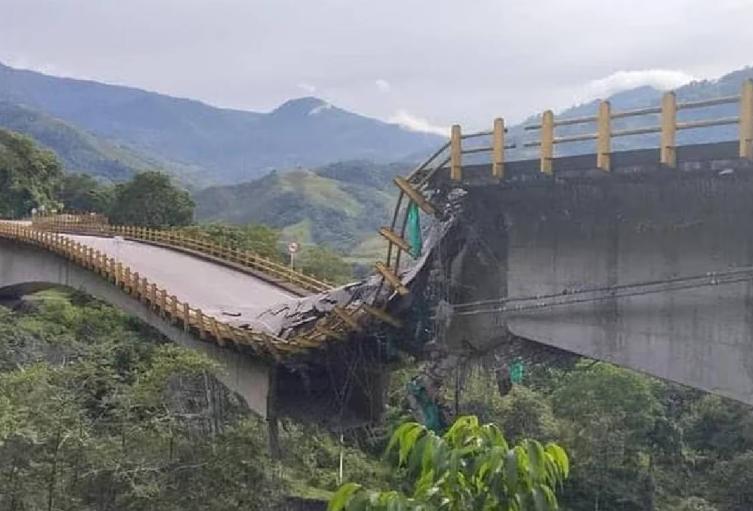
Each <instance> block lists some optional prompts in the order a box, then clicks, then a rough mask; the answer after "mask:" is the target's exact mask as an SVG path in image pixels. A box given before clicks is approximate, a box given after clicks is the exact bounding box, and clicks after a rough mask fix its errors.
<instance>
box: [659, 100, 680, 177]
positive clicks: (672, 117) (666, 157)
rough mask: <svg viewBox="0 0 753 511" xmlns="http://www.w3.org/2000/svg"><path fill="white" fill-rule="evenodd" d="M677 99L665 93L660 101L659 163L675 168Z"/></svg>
mask: <svg viewBox="0 0 753 511" xmlns="http://www.w3.org/2000/svg"><path fill="white" fill-rule="evenodd" d="M676 135H677V97H676V96H675V93H674V92H667V93H666V94H664V97H662V100H661V151H660V161H661V163H662V165H666V166H667V167H671V168H675V167H677V151H676V147H677V143H676Z"/></svg>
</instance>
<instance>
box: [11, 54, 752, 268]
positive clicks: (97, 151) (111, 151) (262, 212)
mask: <svg viewBox="0 0 753 511" xmlns="http://www.w3.org/2000/svg"><path fill="white" fill-rule="evenodd" d="M749 78H753V68H750V67H748V68H744V69H740V70H737V71H734V72H732V73H729V74H727V75H725V76H723V77H721V78H719V79H717V80H703V81H696V82H693V83H690V84H688V85H685V86H683V87H680V88H678V89H677V90H676V93H677V97H678V101H692V100H700V99H706V98H712V97H719V96H730V95H735V94H738V93H739V89H740V85H741V83H742V82H743V80H745V79H749ZM662 94H663V91H660V90H657V89H655V88H652V87H637V88H634V89H630V90H625V91H622V92H619V93H617V94H614V95H612V96H610V97H609V98H606V99H609V101H610V102H611V104H612V108H613V110H614V111H623V110H628V109H634V108H642V107H646V106H654V105H658V104H659V103H660V101H661V96H662ZM598 103H599V102H598V101H590V102H587V103H584V104H580V105H576V106H573V107H571V108H567V109H565V110H563V111H560V112H558V113H557V116H558V117H560V118H565V117H582V116H589V115H594V114H595V113H596V111H597V108H598ZM542 106H544V105H542ZM735 115H737V106H736V105H717V106H713V107H711V108H707V109H704V110H702V111H700V110H699V111H695V110H693V111H681V112H680V113H679V119H680V120H691V119H702V118H711V117H715V118H720V117H729V116H735ZM537 120H538V116H536V115H534V116H531V117H530V118H529V119H527V120H526V121H525V122H523V123H519V124H517V125H512V126H510V127H509V128H508V129H509V133H508V141H510V142H513V143H515V144H516V146H517V147H516V148H515V149H512V150H510V152H509V154H508V155H507V157H508V158H509V159H510V160H515V159H525V158H536V157H537V149H536V148H525V147H524V142H525V141H530V140H534V139H535V137H536V132H530V131H526V130H525V129H524V127H525V126H526V125H529V124H531V123H534V122H537ZM490 121H491V119H490ZM658 122H659V119H658V116H645V117H642V118H628V119H622V120H619V121H616V122H615V124H614V127H615V129H622V128H632V127H638V126H645V125H648V124H652V125H657V124H658ZM0 127H6V128H9V129H12V130H14V131H19V132H22V133H25V134H27V135H29V136H31V137H32V138H35V139H36V140H37V141H38V142H40V143H42V144H43V145H45V146H47V147H48V148H51V149H53V150H54V151H55V152H56V153H57V154H58V155H59V157H60V158H61V160H62V161H63V163H64V166H65V167H66V168H67V169H68V170H72V171H85V172H87V173H90V174H93V175H96V176H99V177H100V178H103V179H107V180H109V181H115V182H117V181H122V180H125V179H127V178H128V177H129V176H130V175H132V174H133V173H134V172H136V171H138V170H140V169H144V168H155V167H158V168H163V169H166V170H167V171H169V172H170V173H172V174H173V175H175V176H177V177H178V178H179V179H180V180H181V181H182V182H183V183H184V184H188V185H190V187H191V188H192V189H193V190H194V197H195V199H196V202H197V209H196V215H197V219H198V220H200V221H221V222H229V223H248V222H256V223H265V224H267V225H271V226H273V227H276V228H279V229H281V230H282V231H283V237H284V238H285V239H296V240H299V241H301V242H304V243H308V242H312V243H324V244H327V245H330V246H333V247H334V248H337V249H339V250H340V251H342V252H345V253H347V254H348V256H349V257H350V258H351V259H352V260H355V261H361V260H363V261H365V260H368V259H369V258H371V257H373V256H374V254H375V251H376V250H381V248H382V244H381V243H380V241H379V240H378V237H375V236H374V233H375V232H376V229H377V228H378V227H379V226H380V225H382V224H383V223H384V222H385V221H386V220H387V219H388V216H389V213H390V211H391V208H392V205H393V204H394V202H393V201H394V190H393V188H392V186H391V184H390V182H391V179H392V177H394V176H395V175H396V174H399V173H403V174H404V173H406V172H407V171H408V170H409V168H410V166H411V165H412V164H413V161H414V160H417V159H419V158H420V157H421V156H423V155H425V154H426V153H428V152H430V151H431V150H433V149H435V148H436V147H438V146H439V145H440V144H442V143H443V142H444V139H443V138H442V137H438V136H436V135H429V134H424V133H417V132H412V131H408V130H405V129H403V128H401V127H399V126H397V125H394V124H388V123H384V122H382V121H378V120H375V119H370V118H367V117H363V116H360V115H357V114H354V113H351V112H347V111H345V110H342V109H340V108H337V107H336V106H333V105H330V104H329V103H327V102H325V101H322V100H320V99H317V98H312V97H308V98H300V99H295V100H291V101H288V102H286V103H284V104H283V105H281V106H280V107H279V108H277V109H275V110H273V111H272V112H269V113H255V112H242V111H237V110H227V109H221V108H215V107H212V106H209V105H206V104H203V103H200V102H198V101H193V100H188V99H180V98H173V97H169V96H164V95H160V94H156V93H151V92H146V91H143V90H138V89H133V88H128V87H120V86H113V85H105V84H101V83H96V82H90V81H82V80H72V79H68V78H56V77H51V76H46V75H42V74H40V73H36V72H31V71H22V70H17V69H12V68H9V67H7V66H3V65H1V64H0ZM594 131H595V126H593V124H591V125H582V126H564V127H561V128H558V129H557V135H558V136H563V135H573V134H577V133H582V132H594ZM736 137H737V128H736V126H720V127H714V128H707V129H704V130H702V131H699V130H687V131H681V132H680V133H679V135H678V142H679V143H680V144H689V143H696V142H701V141H704V142H705V141H717V140H734V139H735V138H736ZM482 143H483V142H482ZM657 146H658V135H641V136H632V137H624V138H617V139H615V140H614V145H613V149H614V150H625V149H634V148H641V147H657ZM556 150H557V153H556V154H557V155H560V156H565V155H569V154H576V153H591V152H593V151H594V143H593V142H582V143H573V144H564V145H558V146H557V147H556ZM473 158H486V161H488V155H477V156H474V157H473ZM473 158H471V157H469V158H467V160H464V161H469V162H470V161H472V159H473ZM333 162H340V163H333ZM389 162H400V163H393V164H389Z"/></svg>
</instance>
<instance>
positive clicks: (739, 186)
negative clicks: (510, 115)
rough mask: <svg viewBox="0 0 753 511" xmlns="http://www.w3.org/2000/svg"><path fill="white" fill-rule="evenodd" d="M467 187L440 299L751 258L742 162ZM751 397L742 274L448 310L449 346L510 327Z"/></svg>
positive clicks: (751, 319)
mask: <svg viewBox="0 0 753 511" xmlns="http://www.w3.org/2000/svg"><path fill="white" fill-rule="evenodd" d="M586 170H587V171H586V172H582V173H578V172H573V173H572V174H570V175H567V176H561V177H560V178H559V179H556V180H551V179H550V180H542V179H540V177H538V176H537V177H536V178H535V179H532V180H531V181H530V182H526V180H525V179H521V180H520V181H518V182H516V183H509V182H508V183H503V184H497V185H494V184H490V183H488V184H484V185H478V186H470V187H469V188H468V191H469V196H468V200H467V208H468V210H467V212H466V216H467V218H466V219H465V220H466V223H467V227H466V228H465V231H466V233H465V240H464V242H465V243H467V248H466V252H468V253H467V254H465V256H464V257H461V258H458V260H456V262H455V266H456V271H454V272H453V281H454V288H455V290H456V293H455V296H454V297H453V301H454V302H456V303H457V302H467V301H474V300H483V299H489V298H499V297H505V296H507V297H524V296H525V297H528V296H534V295H541V294H548V293H559V292H563V291H564V290H566V289H577V288H584V287H597V286H614V285H621V284H633V283H637V282H645V281H649V280H656V279H666V278H672V277H683V276H690V275H697V274H703V273H706V272H710V271H724V270H729V269H734V268H739V267H746V266H753V227H751V225H750V222H751V219H753V167H751V165H750V164H749V163H746V162H705V163H703V162H701V163H696V164H693V165H685V166H684V167H682V168H681V169H680V170H670V169H666V168H659V167H658V166H656V165H653V166H645V165H644V166H641V167H640V168H639V167H631V168H629V169H624V171H622V172H620V171H619V170H618V171H616V172H613V173H612V175H603V174H599V173H598V172H597V173H596V174H594V173H593V171H591V170H590V169H586ZM510 333H512V334H514V335H517V336H520V337H523V338H527V339H531V340H534V341H538V342H542V343H545V344H549V345H553V346H556V347H558V348H562V349H566V350H568V351H572V352H575V353H580V354H583V355H587V356H589V357H593V358H596V359H601V360H606V361H610V362H614V363H616V364H619V365H623V366H626V367H630V368H633V369H636V370H639V371H643V372H646V373H649V374H652V375H655V376H658V377H661V378H665V379H668V380H673V381H676V382H680V383H684V384H687V385H690V386H693V387H696V388H700V389H704V390H707V391H711V392H715V393H718V394H721V395H724V396H728V397H732V398H734V399H738V400H740V401H744V402H747V403H750V404H753V282H750V281H748V282H743V283H736V284H730V285H721V286H715V287H705V288H698V289H692V290H683V291H675V292H667V293H663V294H648V295H644V296H631V297H624V298H610V299H608V300H605V301H600V302H591V303H583V304H572V305H567V306H561V307H556V308H551V309H543V310H540V311H537V312H526V313H516V314H511V313H505V314H499V313H498V314H484V315H477V316H464V317H455V318H453V320H452V323H451V327H450V335H449V342H450V343H456V344H457V343H461V342H463V343H470V344H472V345H475V346H476V347H478V348H484V347H488V346H490V345H492V344H494V343H499V342H503V341H504V339H505V338H506V337H507V336H508V335H509V334H510Z"/></svg>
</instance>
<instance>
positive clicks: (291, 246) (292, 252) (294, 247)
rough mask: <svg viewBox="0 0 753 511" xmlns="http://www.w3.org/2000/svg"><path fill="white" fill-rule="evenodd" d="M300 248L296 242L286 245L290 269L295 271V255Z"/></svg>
mask: <svg viewBox="0 0 753 511" xmlns="http://www.w3.org/2000/svg"><path fill="white" fill-rule="evenodd" d="M299 248H301V247H300V245H298V242H297V241H291V242H290V243H288V254H290V269H291V270H294V269H295V254H296V252H298V249H299Z"/></svg>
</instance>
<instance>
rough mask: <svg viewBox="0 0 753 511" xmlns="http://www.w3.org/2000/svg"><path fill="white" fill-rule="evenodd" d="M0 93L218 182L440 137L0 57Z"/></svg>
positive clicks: (392, 157)
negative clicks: (250, 106) (31, 67)
mask: <svg viewBox="0 0 753 511" xmlns="http://www.w3.org/2000/svg"><path fill="white" fill-rule="evenodd" d="M0 101H5V102H9V103H14V104H19V105H23V106H25V107H27V108H31V109H33V110H37V111H40V112H44V113H47V114H49V115H52V116H54V117H57V118H59V119H62V120H63V121H66V122H68V123H70V124H73V125H74V126H76V127H78V128H82V129H84V130H86V131H88V132H90V133H92V134H93V135H96V136H99V137H103V138H105V139H107V140H108V141H110V142H112V143H115V144H117V145H127V146H129V147H130V148H132V149H135V150H137V151H139V152H143V153H145V154H148V155H150V156H154V157H156V158H160V159H164V160H168V161H179V162H182V163H183V164H185V165H190V166H198V167H201V168H202V169H204V172H205V174H207V175H208V176H211V178H212V179H211V180H212V181H214V182H217V183H235V182H240V181H249V180H251V179H254V178H257V177H260V176H261V175H263V174H265V173H267V172H268V171H269V170H272V169H274V168H278V169H284V168H291V167H295V166H297V165H302V166H317V165H323V164H326V163H330V162H333V161H339V160H346V159H359V158H367V159H371V160H374V161H381V162H391V161H397V160H400V159H402V158H405V157H408V156H411V155H415V154H417V153H422V152H424V151H427V150H430V149H431V148H433V147H435V146H436V145H438V144H439V143H441V137H438V136H436V135H430V134H425V133H419V132H414V131H409V130H406V129H404V128H401V127H400V126H398V125H395V124H389V123H385V122H382V121H379V120H376V119H371V118H368V117H364V116H361V115H357V114H354V113H351V112H348V111H346V110H342V109H340V108H337V107H336V106H333V105H330V104H328V103H326V102H324V101H322V100H320V99H317V98H312V97H309V98H300V99H294V100H291V101H288V102H286V103H285V104H283V105H281V106H280V107H278V108H277V109H275V110H273V111H272V112H269V113H257V112H247V111H238V110H229V109H222V108H215V107H212V106H209V105H206V104H204V103H201V102H199V101H194V100H189V99H180V98H174V97H170V96H166V95H162V94H156V93H152V92H147V91H144V90H139V89H134V88H130V87H121V86H114V85H106V84H103V83H98V82H93V81H83V80H74V79H68V78H58V77H53V76H47V75H44V74H41V73H37V72H32V71H24V70H18V69H13V68H10V67H7V66H4V65H2V64H0Z"/></svg>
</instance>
